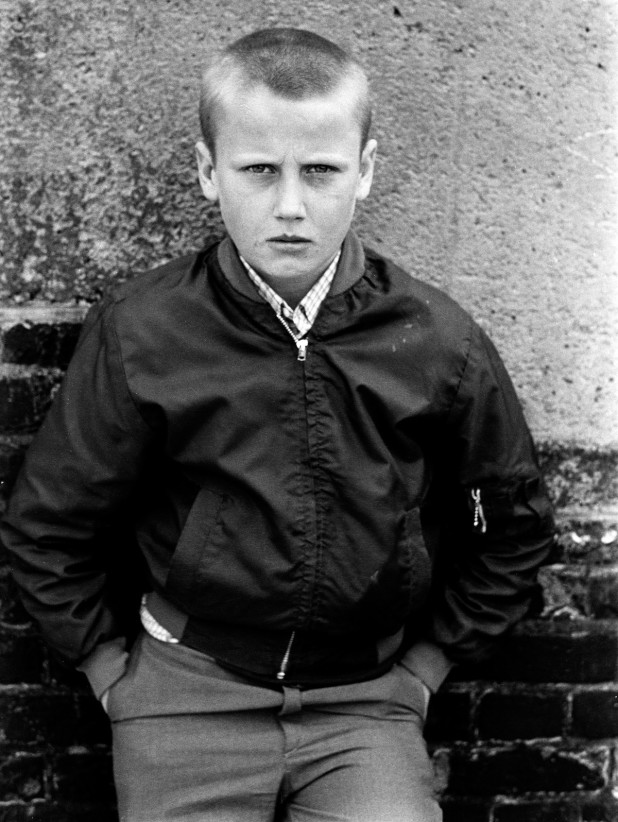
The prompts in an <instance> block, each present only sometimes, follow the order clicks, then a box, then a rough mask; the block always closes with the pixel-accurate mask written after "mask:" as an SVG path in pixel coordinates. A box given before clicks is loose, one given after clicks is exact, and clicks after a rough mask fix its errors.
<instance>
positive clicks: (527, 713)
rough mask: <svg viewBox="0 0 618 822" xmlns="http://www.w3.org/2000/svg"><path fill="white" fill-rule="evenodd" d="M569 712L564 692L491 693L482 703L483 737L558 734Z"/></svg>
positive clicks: (479, 720)
mask: <svg viewBox="0 0 618 822" xmlns="http://www.w3.org/2000/svg"><path fill="white" fill-rule="evenodd" d="M566 712H567V705H566V698H565V696H564V695H563V694H543V693H538V692H537V693H488V694H485V695H484V696H483V697H482V699H481V702H480V705H479V709H478V714H477V727H478V731H479V735H480V737H481V738H482V739H534V738H540V737H544V738H547V737H558V736H560V735H561V734H562V732H563V730H564V726H565V723H566Z"/></svg>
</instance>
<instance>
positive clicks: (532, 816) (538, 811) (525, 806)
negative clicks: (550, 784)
mask: <svg viewBox="0 0 618 822" xmlns="http://www.w3.org/2000/svg"><path fill="white" fill-rule="evenodd" d="M492 822H581V813H580V809H579V804H578V802H577V801H576V800H573V801H572V802H570V803H569V802H552V801H551V800H548V799H543V800H540V801H537V802H518V803H517V804H510V805H498V806H497V807H496V808H495V809H494V815H493V819H492Z"/></svg>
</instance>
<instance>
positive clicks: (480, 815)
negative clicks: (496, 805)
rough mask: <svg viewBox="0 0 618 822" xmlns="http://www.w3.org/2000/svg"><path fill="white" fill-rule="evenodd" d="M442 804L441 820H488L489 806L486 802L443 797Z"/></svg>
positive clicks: (467, 821)
mask: <svg viewBox="0 0 618 822" xmlns="http://www.w3.org/2000/svg"><path fill="white" fill-rule="evenodd" d="M440 804H441V806H442V813H443V822H489V820H490V819H491V816H490V814H491V806H490V805H489V804H488V803H485V802H483V803H480V802H478V801H477V802H474V800H472V801H470V800H467V799H459V798H457V799H453V798H451V797H445V798H444V799H443V800H442V802H441V803H440Z"/></svg>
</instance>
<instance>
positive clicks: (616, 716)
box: [573, 686, 618, 739]
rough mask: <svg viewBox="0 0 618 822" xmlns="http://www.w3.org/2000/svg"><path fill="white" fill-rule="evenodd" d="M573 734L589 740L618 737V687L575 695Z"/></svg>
mask: <svg viewBox="0 0 618 822" xmlns="http://www.w3.org/2000/svg"><path fill="white" fill-rule="evenodd" d="M573 734H574V735H575V736H583V737H586V738H588V739H602V738H604V737H612V736H613V737H615V736H618V686H612V687H611V688H610V689H608V690H602V691H582V692H581V693H577V694H575V695H574V697H573Z"/></svg>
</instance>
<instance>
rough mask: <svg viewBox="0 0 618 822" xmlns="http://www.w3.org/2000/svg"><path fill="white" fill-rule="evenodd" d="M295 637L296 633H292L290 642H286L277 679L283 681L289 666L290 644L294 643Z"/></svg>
mask: <svg viewBox="0 0 618 822" xmlns="http://www.w3.org/2000/svg"><path fill="white" fill-rule="evenodd" d="M295 636H296V631H292V636H291V637H290V641H289V642H288V647H287V648H286V649H285V653H284V655H283V659H282V660H281V665H280V666H279V673H278V674H277V679H279V680H281V679H285V675H286V673H287V670H288V665H289V664H290V652H291V651H292V643H293V642H294V637H295Z"/></svg>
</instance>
